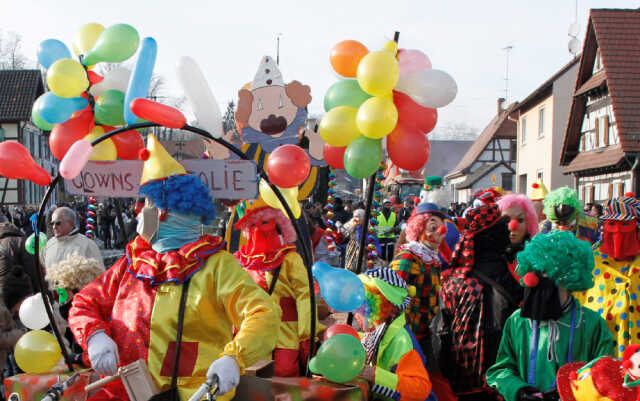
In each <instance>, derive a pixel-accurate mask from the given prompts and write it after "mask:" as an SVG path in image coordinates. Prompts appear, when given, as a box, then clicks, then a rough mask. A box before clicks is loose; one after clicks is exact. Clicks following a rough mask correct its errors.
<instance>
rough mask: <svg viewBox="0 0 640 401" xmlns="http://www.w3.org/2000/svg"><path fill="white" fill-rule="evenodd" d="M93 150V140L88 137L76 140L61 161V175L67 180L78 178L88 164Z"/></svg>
mask: <svg viewBox="0 0 640 401" xmlns="http://www.w3.org/2000/svg"><path fill="white" fill-rule="evenodd" d="M92 152H93V147H92V146H91V142H89V141H87V140H86V139H81V140H79V141H76V142H74V144H73V145H71V147H70V148H69V150H68V151H67V154H65V155H64V157H63V158H62V162H60V175H61V176H63V177H64V178H66V179H67V180H72V179H74V178H76V177H77V176H78V174H80V172H81V171H82V169H83V168H84V166H86V165H87V162H88V161H89V157H91V153H92Z"/></svg>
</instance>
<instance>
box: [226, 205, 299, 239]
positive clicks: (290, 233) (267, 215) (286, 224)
mask: <svg viewBox="0 0 640 401" xmlns="http://www.w3.org/2000/svg"><path fill="white" fill-rule="evenodd" d="M269 220H275V221H276V226H277V227H278V231H280V234H281V235H282V241H284V243H285V244H292V243H294V242H296V238H297V236H296V230H295V229H294V228H293V224H292V223H291V221H290V220H289V219H288V218H287V217H286V216H285V215H284V213H282V212H281V211H280V210H278V209H274V208H272V207H262V208H260V209H254V210H252V211H250V212H249V213H247V214H246V215H245V216H244V217H243V218H242V220H240V221H238V223H237V224H236V226H235V227H236V229H238V230H242V235H244V236H245V238H249V235H250V234H249V230H250V229H251V227H252V226H254V225H256V224H258V223H261V222H263V221H269Z"/></svg>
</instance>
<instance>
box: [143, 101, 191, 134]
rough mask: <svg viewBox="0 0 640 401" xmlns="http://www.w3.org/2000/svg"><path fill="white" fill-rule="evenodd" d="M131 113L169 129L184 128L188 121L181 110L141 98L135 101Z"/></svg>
mask: <svg viewBox="0 0 640 401" xmlns="http://www.w3.org/2000/svg"><path fill="white" fill-rule="evenodd" d="M131 111H132V112H133V114H135V115H136V116H137V117H140V118H142V119H143V120H149V121H153V122H154V123H157V124H160V125H162V126H163V127H167V128H182V127H184V126H185V125H186V124H187V119H186V117H185V116H184V114H182V112H181V111H180V110H178V109H174V108H173V107H169V106H167V105H164V104H161V103H158V102H154V101H153V100H149V99H144V98H141V97H139V98H136V99H133V101H132V102H131Z"/></svg>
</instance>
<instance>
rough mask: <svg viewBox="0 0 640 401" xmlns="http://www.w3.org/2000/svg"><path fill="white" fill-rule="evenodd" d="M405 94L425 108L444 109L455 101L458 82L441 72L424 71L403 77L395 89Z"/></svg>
mask: <svg viewBox="0 0 640 401" xmlns="http://www.w3.org/2000/svg"><path fill="white" fill-rule="evenodd" d="M395 89H396V90H397V91H400V92H404V93H406V94H407V95H409V96H410V97H411V99H413V101H415V102H416V103H418V104H419V105H420V106H423V107H431V108H437V107H443V106H446V105H448V104H449V103H451V102H452V101H453V99H455V97H456V94H457V93H458V86H457V85H456V81H454V80H453V78H451V75H449V74H447V73H446V72H444V71H441V70H422V71H418V72H416V73H415V74H413V75H409V76H407V77H401V78H400V80H398V84H397V85H396V88H395Z"/></svg>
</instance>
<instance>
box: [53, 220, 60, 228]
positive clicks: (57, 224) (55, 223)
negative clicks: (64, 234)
mask: <svg viewBox="0 0 640 401" xmlns="http://www.w3.org/2000/svg"><path fill="white" fill-rule="evenodd" d="M60 224H62V222H61V221H52V222H51V227H57V226H59V225H60Z"/></svg>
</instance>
